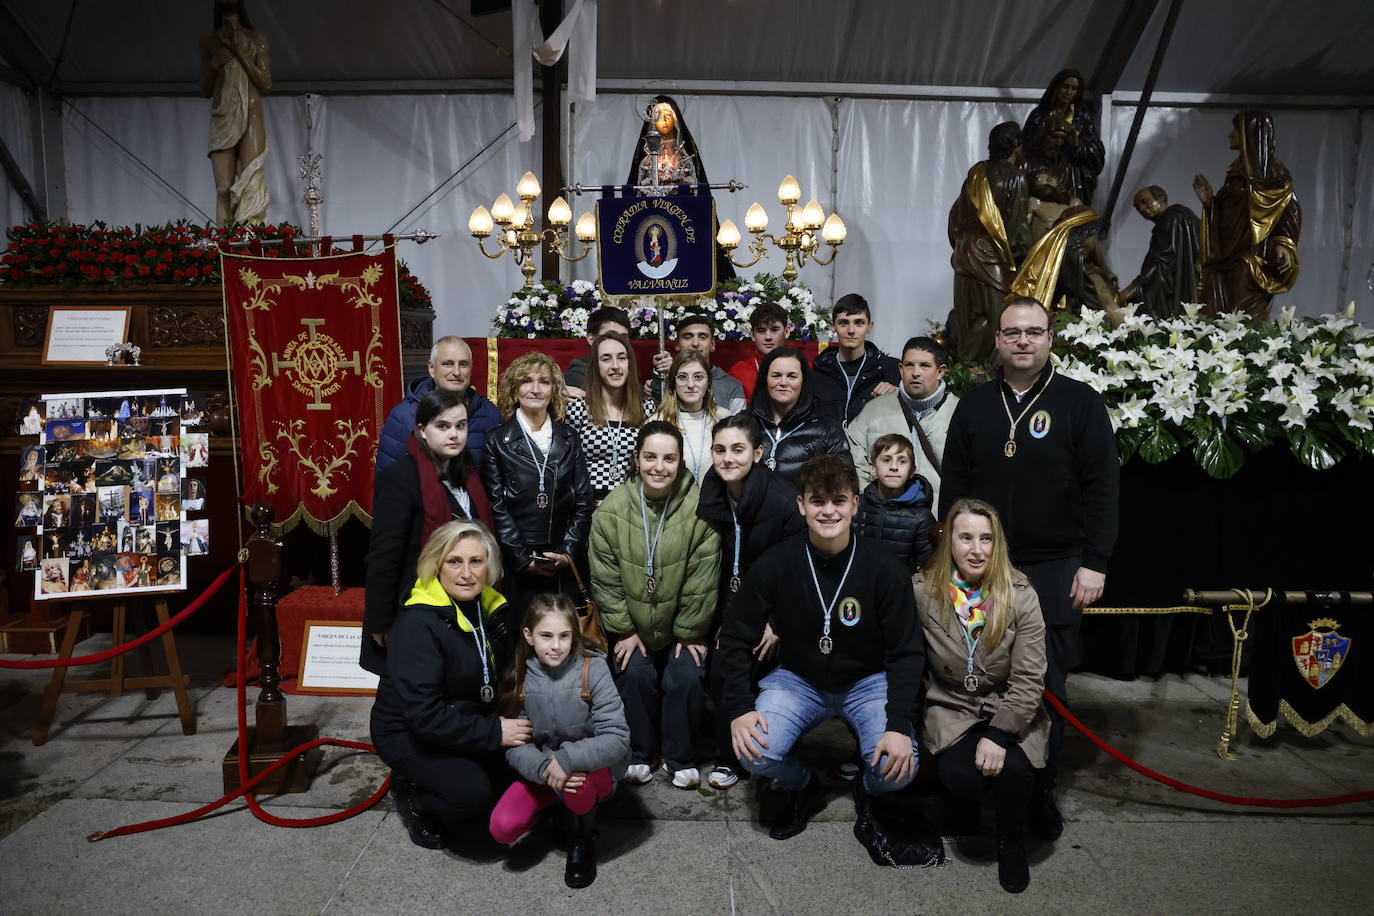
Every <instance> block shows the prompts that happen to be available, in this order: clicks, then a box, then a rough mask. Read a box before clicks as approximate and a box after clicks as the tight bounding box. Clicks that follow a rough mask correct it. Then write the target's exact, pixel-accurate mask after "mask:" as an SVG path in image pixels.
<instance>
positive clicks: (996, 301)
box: [949, 121, 1030, 366]
mask: <svg viewBox="0 0 1374 916" xmlns="http://www.w3.org/2000/svg"><path fill="white" fill-rule="evenodd" d="M1020 155H1021V128H1020V126H1019V125H1017V123H1016V122H1015V121H1008V122H1006V123H1004V124H998V125H997V126H996V127H994V128H993V129H992V131H991V133H990V134H989V135H988V158H987V159H986V160H985V161H983V162H979V163H977V164H976V165H974V166H973V168H971V169H969V172H968V177H967V178H965V179H964V186H963V188H962V189H961V190H960V193H959V199H958V200H956V201H955V202H954V206H953V207H951V208H950V211H949V244H950V247H952V248H953V249H954V250H953V253H952V254H951V255H950V259H949V260H950V265H951V266H952V267H953V268H954V321H953V327H954V335H955V338H956V342H957V349H958V353H959V359H960V361H961V362H963V363H965V364H967V365H970V366H981V365H984V364H985V363H986V362H987V361H988V360H989V359H990V358H991V357H992V352H993V335H994V334H996V333H997V321H998V319H999V318H1000V317H1001V314H1002V302H1003V299H1004V297H1005V296H1006V294H1007V292H1008V291H1009V290H1010V289H1011V282H1012V277H1013V276H1015V274H1016V264H1017V262H1018V261H1019V260H1020V258H1021V256H1022V255H1024V254H1025V251H1026V246H1027V244H1028V233H1029V231H1030V229H1029V221H1028V218H1027V212H1026V208H1027V196H1026V176H1025V175H1024V174H1023V173H1022V171H1021V167H1020V165H1019V159H1020Z"/></svg>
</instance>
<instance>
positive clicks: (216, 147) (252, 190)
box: [200, 0, 272, 226]
mask: <svg viewBox="0 0 1374 916" xmlns="http://www.w3.org/2000/svg"><path fill="white" fill-rule="evenodd" d="M271 88H272V74H271V72H270V65H269V62H268V57H267V37H266V36H265V35H263V34H262V33H261V32H257V31H254V30H253V26H252V25H251V24H250V23H249V21H248V13H247V10H245V9H244V6H243V3H242V0H215V28H214V31H211V32H207V33H205V34H204V35H202V36H201V39H200V91H201V94H202V95H204V96H206V97H207V98H209V99H210V100H211V107H210V168H211V170H212V171H213V172H214V176H215V220H216V222H218V223H219V224H220V225H221V226H223V225H227V224H229V223H231V222H232V223H262V222H266V221H267V176H266V173H265V171H264V168H265V165H266V160H267V128H266V126H265V125H264V123H263V115H262V93H264V92H266V91H267V90H269V89H271Z"/></svg>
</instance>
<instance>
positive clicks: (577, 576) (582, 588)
mask: <svg viewBox="0 0 1374 916" xmlns="http://www.w3.org/2000/svg"><path fill="white" fill-rule="evenodd" d="M568 568H569V569H570V570H572V575H573V581H574V582H576V583H577V590H578V591H579V592H581V593H582V598H583V600H586V599H589V598H590V597H591V595H590V594H589V593H588V592H587V586H585V585H583V584H582V574H581V573H579V572H578V571H577V561H576V560H573V562H572V563H571V564H570V565H569V566H568Z"/></svg>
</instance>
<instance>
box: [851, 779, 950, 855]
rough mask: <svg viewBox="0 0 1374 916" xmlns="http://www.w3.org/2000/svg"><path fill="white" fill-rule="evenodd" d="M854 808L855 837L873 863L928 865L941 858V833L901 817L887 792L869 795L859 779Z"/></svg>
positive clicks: (942, 852) (856, 785)
mask: <svg viewBox="0 0 1374 916" xmlns="http://www.w3.org/2000/svg"><path fill="white" fill-rule="evenodd" d="M854 810H855V812H856V814H857V817H856V819H855V821H854V838H855V839H857V840H858V841H859V843H860V845H862V846H863V848H864V849H865V850H866V851H867V852H868V857H869V858H870V859H872V860H873V864H874V865H880V866H891V867H893V868H929V867H930V866H932V865H939V864H940V863H941V862H943V861H944V859H945V845H944V842H943V841H941V839H940V837H939V836H937V835H935V834H933V833H931V832H930V831H929V830H926V829H925V828H924V826H923V825H922V824H920V823H915V822H912V821H911V820H910V819H908V818H906V817H903V816H902V815H901V814H900V813H899V812H898V810H897V807H896V801H895V799H894V798H893V797H892V796H891V795H890V794H884V795H879V796H877V797H874V796H872V795H869V794H868V790H867V789H865V788H864V784H863V780H862V779H859V780H857V781H856V783H855V786H854Z"/></svg>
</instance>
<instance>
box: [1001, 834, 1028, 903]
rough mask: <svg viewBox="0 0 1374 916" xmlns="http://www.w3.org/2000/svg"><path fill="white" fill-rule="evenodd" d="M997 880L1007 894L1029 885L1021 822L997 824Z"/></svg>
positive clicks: (1019, 891) (1015, 892)
mask: <svg viewBox="0 0 1374 916" xmlns="http://www.w3.org/2000/svg"><path fill="white" fill-rule="evenodd" d="M997 880H998V881H999V882H1001V884H1002V890H1004V891H1006V892H1007V893H1008V894H1019V893H1021V892H1022V891H1024V890H1025V889H1026V888H1027V887H1029V886H1030V865H1028V864H1027V863H1026V841H1025V839H1024V837H1023V835H1022V830H1021V823H1020V822H1019V821H1017V822H1016V823H1015V824H1012V825H1009V826H1007V825H1003V824H1002V822H1001V819H999V820H998V824H997Z"/></svg>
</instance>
